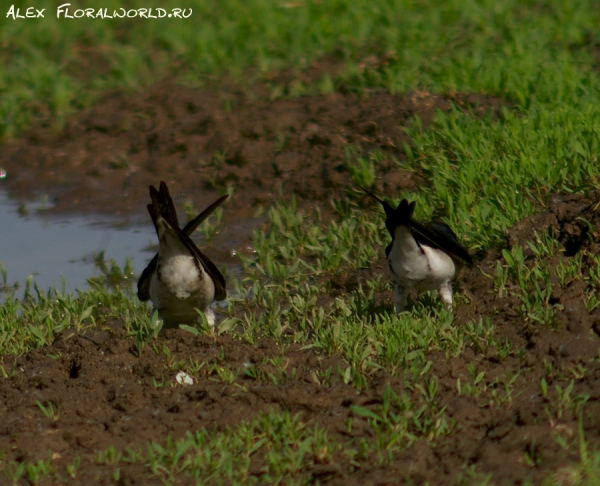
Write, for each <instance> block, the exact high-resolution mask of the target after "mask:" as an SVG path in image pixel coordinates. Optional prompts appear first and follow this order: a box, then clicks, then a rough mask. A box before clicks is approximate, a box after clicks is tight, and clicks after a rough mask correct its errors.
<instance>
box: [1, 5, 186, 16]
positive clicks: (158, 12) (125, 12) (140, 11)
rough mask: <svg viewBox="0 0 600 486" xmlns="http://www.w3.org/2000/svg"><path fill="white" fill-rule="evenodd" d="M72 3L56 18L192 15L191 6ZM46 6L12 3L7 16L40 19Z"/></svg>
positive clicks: (59, 11)
mask: <svg viewBox="0 0 600 486" xmlns="http://www.w3.org/2000/svg"><path fill="white" fill-rule="evenodd" d="M70 7H71V4H70V3H65V4H63V5H60V6H58V7H57V8H56V18H58V19H81V18H92V19H97V18H101V19H122V18H135V17H138V18H143V19H163V18H169V19H170V18H179V19H187V18H189V17H190V16H191V15H192V9H191V8H172V9H169V10H166V9H164V8H131V9H124V8H117V9H111V10H109V9H107V8H78V9H71V8H70ZM45 11H46V9H45V8H41V9H38V8H36V7H28V8H19V7H15V6H14V5H11V6H10V8H9V9H8V11H7V12H6V18H12V19H13V20H17V19H38V18H42V19H43V18H44V12H45Z"/></svg>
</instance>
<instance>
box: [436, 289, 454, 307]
mask: <svg viewBox="0 0 600 486" xmlns="http://www.w3.org/2000/svg"><path fill="white" fill-rule="evenodd" d="M438 292H439V294H440V298H441V299H442V302H443V303H444V305H445V306H446V310H449V311H451V310H452V282H444V283H443V284H442V285H440V288H439V290H438Z"/></svg>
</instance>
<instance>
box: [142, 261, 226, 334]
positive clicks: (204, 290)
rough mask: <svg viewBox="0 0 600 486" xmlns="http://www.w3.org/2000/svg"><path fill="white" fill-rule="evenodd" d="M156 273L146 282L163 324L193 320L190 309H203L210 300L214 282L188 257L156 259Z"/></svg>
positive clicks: (213, 291)
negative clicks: (157, 260) (148, 283)
mask: <svg viewBox="0 0 600 486" xmlns="http://www.w3.org/2000/svg"><path fill="white" fill-rule="evenodd" d="M158 272H160V280H159V278H158V275H157V273H158ZM157 273H155V274H154V275H153V276H152V279H151V280H150V298H151V299H152V303H153V304H154V308H155V309H158V310H159V313H160V314H161V317H162V319H163V320H164V321H165V324H167V325H172V324H182V323H190V322H192V321H194V320H195V319H197V317H198V313H197V312H196V311H195V310H194V308H198V309H200V310H205V309H206V308H207V307H208V306H209V305H210V304H211V303H212V302H213V301H214V298H215V286H214V283H213V281H212V279H211V278H210V277H209V276H208V275H206V273H205V272H203V271H201V270H199V269H198V266H197V265H196V263H195V262H194V257H192V256H191V255H177V256H173V257H171V258H168V259H164V260H163V259H162V258H160V257H159V262H158V271H157Z"/></svg>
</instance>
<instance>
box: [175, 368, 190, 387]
mask: <svg viewBox="0 0 600 486" xmlns="http://www.w3.org/2000/svg"><path fill="white" fill-rule="evenodd" d="M175 381H177V383H179V384H180V385H193V384H194V379H193V378H192V377H191V376H190V375H188V374H187V373H186V372H185V371H180V372H179V373H177V374H176V375H175Z"/></svg>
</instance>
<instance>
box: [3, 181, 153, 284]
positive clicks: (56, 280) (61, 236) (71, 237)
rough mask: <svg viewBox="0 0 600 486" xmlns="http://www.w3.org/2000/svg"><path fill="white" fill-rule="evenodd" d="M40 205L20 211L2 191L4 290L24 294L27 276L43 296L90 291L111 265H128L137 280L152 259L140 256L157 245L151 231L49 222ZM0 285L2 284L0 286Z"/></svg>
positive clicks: (66, 219)
mask: <svg viewBox="0 0 600 486" xmlns="http://www.w3.org/2000/svg"><path fill="white" fill-rule="evenodd" d="M45 208H47V203H46V202H45V201H44V200H40V201H37V202H35V203H31V204H27V205H23V204H19V203H17V202H15V201H12V200H10V198H9V197H8V195H7V194H6V193H5V192H4V191H0V262H2V263H3V265H4V267H5V268H6V275H7V284H8V285H9V286H14V285H18V286H19V288H21V289H22V288H24V285H25V282H26V280H27V278H28V277H29V276H30V275H33V279H34V281H35V282H36V283H37V284H38V286H39V287H40V288H41V289H43V290H45V289H49V288H51V287H56V288H58V289H61V288H62V285H63V282H62V280H63V279H62V277H64V279H65V280H66V291H67V292H74V291H75V290H76V289H81V290H85V289H87V288H88V282H87V280H88V279H89V278H91V277H94V276H97V277H98V276H103V275H104V274H105V273H106V272H107V271H109V272H110V270H111V265H110V260H115V262H116V264H117V265H118V266H119V267H121V269H123V267H124V266H125V265H126V262H127V260H128V259H130V260H131V269H132V270H133V272H134V273H136V274H138V275H139V274H140V273H141V271H142V270H143V269H144V267H145V265H146V264H147V262H148V260H149V259H150V258H151V257H152V253H151V252H149V251H143V250H144V249H147V248H149V247H150V246H152V245H154V244H155V243H156V233H155V232H154V228H153V227H152V226H151V225H145V226H139V225H138V226H123V224H122V222H121V223H119V222H117V221H111V220H110V218H107V217H103V216H94V217H93V222H90V217H89V216H88V217H82V216H50V215H48V214H45V213H44V211H43V210H44V209H45ZM0 284H1V283H0Z"/></svg>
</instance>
